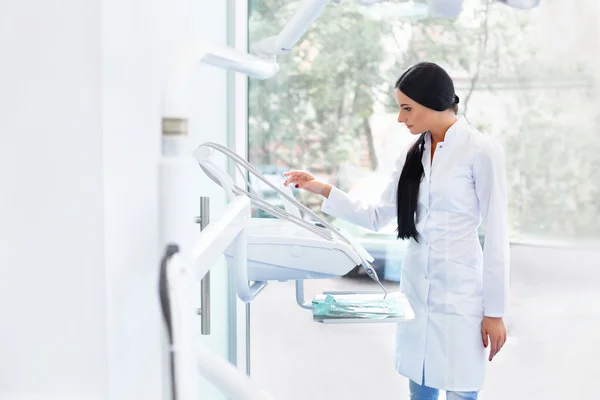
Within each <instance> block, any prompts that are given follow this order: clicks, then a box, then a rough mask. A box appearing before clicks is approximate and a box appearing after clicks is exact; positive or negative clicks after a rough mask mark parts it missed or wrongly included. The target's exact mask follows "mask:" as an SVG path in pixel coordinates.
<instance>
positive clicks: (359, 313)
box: [312, 291, 415, 324]
mask: <svg viewBox="0 0 600 400" xmlns="http://www.w3.org/2000/svg"><path fill="white" fill-rule="evenodd" d="M312 311H313V320H314V321H315V322H321V323H324V324H348V323H400V322H406V321H409V320H412V319H414V317H415V314H414V311H413V309H412V307H411V306H410V303H409V302H408V299H407V298H406V296H405V295H404V294H403V293H402V292H391V293H388V294H387V296H386V297H385V299H384V294H383V293H382V292H380V291H377V292H348V291H341V292H340V291H336V292H324V293H323V294H321V295H317V296H316V297H315V299H314V300H313V301H312Z"/></svg>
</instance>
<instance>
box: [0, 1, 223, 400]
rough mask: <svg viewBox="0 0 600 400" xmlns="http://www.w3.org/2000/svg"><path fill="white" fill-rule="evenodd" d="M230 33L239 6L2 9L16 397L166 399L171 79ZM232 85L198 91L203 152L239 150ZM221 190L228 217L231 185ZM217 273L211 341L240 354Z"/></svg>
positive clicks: (3, 366)
mask: <svg viewBox="0 0 600 400" xmlns="http://www.w3.org/2000/svg"><path fill="white" fill-rule="evenodd" d="M190 21H191V24H190V23H189V22H190ZM226 26H227V25H226V2H212V1H207V0H202V1H201V2H199V3H198V2H197V1H193V0H176V1H167V0H150V1H141V0H120V1H117V0H87V1H84V2H82V1H78V0H63V1H61V2H44V1H35V2H34V4H32V3H31V2H19V1H16V0H6V1H3V2H0V54H2V63H1V64H0V163H1V164H0V167H1V168H0V182H2V190H1V192H0V193H1V195H0V221H1V223H0V239H1V240H0V257H1V258H0V260H2V261H1V263H2V264H1V271H2V274H1V276H2V278H1V279H0V315H2V329H1V330H0V371H2V372H1V373H0V398H2V399H3V400H13V399H38V398H40V399H41V398H43V399H61V400H66V399H78V400H80V399H107V398H110V399H144V400H146V399H159V398H161V397H162V394H163V393H164V388H163V387H162V386H163V385H162V383H163V376H162V373H163V371H162V370H161V365H160V363H161V361H162V358H161V345H162V343H161V338H162V335H161V332H160V329H161V328H162V323H161V320H160V316H159V309H158V302H157V295H156V294H157V285H156V283H157V282H156V280H157V273H158V261H159V257H160V253H161V249H159V248H158V215H157V213H158V197H157V195H158V192H157V191H158V187H157V173H158V170H157V168H158V165H157V164H158V159H159V155H160V117H161V113H160V112H161V102H162V99H161V91H162V86H163V83H164V73H165V71H166V68H167V64H168V57H169V55H170V50H171V48H172V46H173V45H174V44H175V43H176V42H177V41H178V40H179V38H181V37H184V36H185V35H186V34H187V33H189V32H193V31H194V30H197V29H200V30H201V32H202V33H204V34H205V35H206V36H208V37H209V38H211V39H213V40H216V41H218V42H223V43H224V41H225V39H226ZM198 27H200V28H198ZM225 82H226V81H225V73H223V72H220V71H207V72H206V75H205V76H204V77H199V78H198V79H197V80H196V81H195V83H194V87H196V88H198V89H200V90H204V92H203V93H202V94H200V95H197V96H199V97H197V98H196V101H197V107H196V109H195V112H194V115H193V118H194V119H193V123H192V135H191V136H192V138H191V139H192V140H191V142H192V143H194V144H195V143H196V142H198V141H203V140H214V141H218V142H221V143H226V137H227V133H226V132H227V130H226V128H227V124H226V107H227V104H226V97H224V96H225V93H226V90H225V89H226V87H225ZM190 150H192V149H190ZM198 184H199V185H204V182H199V183H198ZM210 184H211V185H212V183H210ZM203 188H204V186H203ZM206 195H210V196H211V200H212V208H213V211H214V212H215V213H216V212H218V210H219V208H220V207H221V208H222V205H223V203H224V200H223V197H222V195H221V193H220V191H219V190H217V189H216V188H214V187H212V186H211V187H210V188H208V186H207V191H206ZM213 196H214V197H213ZM219 196H220V197H219ZM215 215H216V214H215ZM212 275H213V276H212V279H213V282H212V286H213V298H212V302H213V326H212V328H213V336H212V337H211V338H207V339H203V340H206V341H207V342H208V343H210V345H211V346H212V347H213V348H214V349H215V350H216V351H218V352H219V353H221V354H223V355H225V356H226V355H227V347H228V346H227V338H228V331H227V318H228V316H227V310H228V304H227V296H228V293H227V277H226V272H225V269H224V267H223V266H220V268H217V269H216V270H215V272H214V273H213V274H212ZM203 394H204V395H207V396H206V397H207V398H216V397H218V396H217V395H216V394H215V393H214V391H213V392H211V393H210V394H209V393H208V392H206V391H205V392H204V393H203Z"/></svg>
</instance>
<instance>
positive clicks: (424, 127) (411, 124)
mask: <svg viewBox="0 0 600 400" xmlns="http://www.w3.org/2000/svg"><path fill="white" fill-rule="evenodd" d="M394 97H395V98H396V103H397V104H398V107H399V108H400V111H399V112H398V122H400V123H401V124H404V125H406V127H407V128H408V130H409V131H410V133H412V134H413V135H418V134H421V133H423V132H427V131H428V130H429V128H430V127H429V125H430V123H431V122H432V119H433V118H435V115H432V113H435V111H434V110H431V109H429V108H427V107H425V106H422V105H421V104H419V103H417V102H416V101H414V100H413V99H411V98H410V97H407V96H406V95H405V94H404V93H402V92H401V91H400V89H397V88H396V89H395V90H394Z"/></svg>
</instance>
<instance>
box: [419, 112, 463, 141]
mask: <svg viewBox="0 0 600 400" xmlns="http://www.w3.org/2000/svg"><path fill="white" fill-rule="evenodd" d="M468 126H469V124H468V123H467V120H466V119H465V117H463V116H462V115H460V116H458V118H457V120H456V122H455V123H453V124H452V125H451V126H450V128H448V130H447V131H446V136H444V144H445V145H446V146H447V145H449V144H452V143H454V142H458V141H459V140H460V138H461V137H463V135H464V133H465V132H466V129H465V128H468ZM425 144H426V145H428V148H430V147H429V145H431V132H429V131H428V132H427V134H426V135H425Z"/></svg>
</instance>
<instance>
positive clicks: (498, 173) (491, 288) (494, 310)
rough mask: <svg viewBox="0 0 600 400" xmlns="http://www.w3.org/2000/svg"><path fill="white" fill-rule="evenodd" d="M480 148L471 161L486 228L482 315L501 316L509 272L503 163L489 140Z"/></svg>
mask: <svg viewBox="0 0 600 400" xmlns="http://www.w3.org/2000/svg"><path fill="white" fill-rule="evenodd" d="M479 150H480V151H478V153H477V155H476V157H475V161H474V164H473V175H474V178H475V189H476V192H477V198H478V200H479V207H480V211H481V216H482V219H483V223H484V228H485V242H484V248H483V306H484V315H485V316H487V317H504V315H505V313H506V311H507V309H508V292H509V272H510V259H509V257H510V253H509V243H508V195H507V184H506V166H505V162H504V154H503V152H502V149H501V148H500V147H499V146H498V145H496V144H495V143H493V142H492V141H491V140H490V141H486V142H485V143H484V144H483V145H482V146H481V147H480V149H479Z"/></svg>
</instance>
